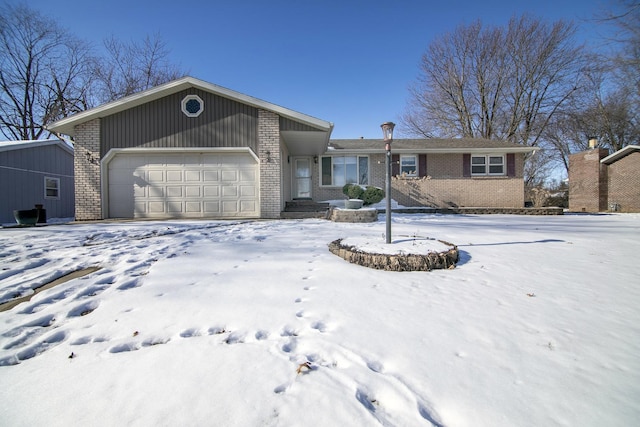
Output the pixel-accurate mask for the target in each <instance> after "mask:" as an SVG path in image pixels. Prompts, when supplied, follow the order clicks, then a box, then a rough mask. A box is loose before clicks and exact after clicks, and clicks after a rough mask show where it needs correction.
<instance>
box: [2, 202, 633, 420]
mask: <svg viewBox="0 0 640 427" xmlns="http://www.w3.org/2000/svg"><path fill="white" fill-rule="evenodd" d="M384 228H385V226H384V216H381V217H380V221H379V222H377V223H369V224H345V223H332V222H328V221H324V220H289V221H235V222H232V221H227V222H225V221H164V222H126V223H101V224H75V225H54V226H48V227H43V228H37V229H33V228H31V229H2V230H0V266H1V267H0V302H2V301H6V300H7V299H10V298H12V297H13V296H14V295H15V294H16V293H23V294H24V293H29V292H30V289H31V288H34V287H37V286H39V285H41V284H44V283H46V282H49V281H51V280H53V279H55V278H57V277H60V276H62V275H63V274H66V273H68V272H71V271H75V270H79V269H82V268H86V267H91V266H99V267H100V268H101V269H100V270H99V271H97V272H95V273H92V274H90V275H87V276H85V277H82V278H77V279H73V280H70V281H68V282H66V283H64V284H61V285H59V286H57V287H55V288H52V289H49V290H46V291H43V292H41V293H39V294H37V295H35V296H34V297H33V299H32V300H31V301H29V302H25V303H22V304H20V305H18V306H16V307H15V308H13V309H11V310H9V311H6V312H2V313H0V383H1V384H2V387H1V388H0V424H1V425H6V426H32V425H42V426H44V425H47V426H49V425H54V426H58V425H59V426H63V425H64V426H68V425H105V426H112V425H140V426H157V425H167V426H169V425H171V426H174V425H192V426H212V425H224V426H258V425H273V426H276V425H279V426H338V425H342V426H344V425H349V426H371V425H385V426H420V425H427V426H428V425H435V426H605V425H606V426H631V425H637V423H638V420H640V357H639V354H640V309H639V307H640V286H639V283H640V280H639V277H638V276H639V275H638V267H637V264H636V263H637V255H638V254H639V253H640V215H633V214H628V215H566V216H553V217H520V216H501V215H496V216H489V215H488V216H454V215H451V216H442V215H394V217H393V237H394V242H399V243H396V244H397V245H398V246H399V245H403V247H404V250H409V251H410V250H411V244H412V243H411V241H412V239H413V238H420V237H435V238H438V239H442V240H445V241H448V242H453V243H455V244H457V245H459V249H460V253H461V261H460V263H459V264H458V267H457V268H456V269H454V270H435V271H431V272H411V273H407V272H404V273H396V272H385V271H379V270H373V269H367V268H364V267H360V266H357V265H353V264H349V263H347V262H345V261H344V260H342V259H341V258H338V257H336V256H334V255H332V254H330V253H329V251H328V249H327V244H328V243H329V242H331V241H333V240H335V239H337V238H341V237H354V238H363V237H369V238H379V239H380V241H381V242H382V241H383V240H384V238H383V233H384Z"/></svg>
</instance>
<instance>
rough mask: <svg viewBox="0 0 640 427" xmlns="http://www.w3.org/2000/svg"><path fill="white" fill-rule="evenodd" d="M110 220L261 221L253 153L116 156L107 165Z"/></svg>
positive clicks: (123, 154) (137, 154)
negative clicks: (222, 218) (241, 219)
mask: <svg viewBox="0 0 640 427" xmlns="http://www.w3.org/2000/svg"><path fill="white" fill-rule="evenodd" d="M108 173H109V186H108V192H109V194H108V203H109V216H110V217H114V218H116V217H119V218H122V217H124V218H154V217H157V218H166V217H174V218H203V217H257V216H259V213H260V212H259V206H260V204H259V199H258V194H259V191H258V187H259V184H258V179H259V178H258V177H259V173H258V164H257V163H256V161H255V159H254V158H253V157H252V156H251V155H249V154H239V153H204V154H198V155H196V154H183V153H182V154H178V153H166V154H165V153H163V154H141V153H135V154H134V153H131V154H129V153H118V154H117V155H116V156H114V157H113V158H112V159H111V161H110V162H109V165H108Z"/></svg>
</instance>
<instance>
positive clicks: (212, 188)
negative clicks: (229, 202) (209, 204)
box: [202, 185, 220, 198]
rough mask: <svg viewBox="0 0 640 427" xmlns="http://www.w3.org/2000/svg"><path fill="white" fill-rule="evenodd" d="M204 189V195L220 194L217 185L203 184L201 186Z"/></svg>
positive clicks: (216, 195)
mask: <svg viewBox="0 0 640 427" xmlns="http://www.w3.org/2000/svg"><path fill="white" fill-rule="evenodd" d="M202 189H203V190H204V197H206V198H209V197H219V196H220V187H219V186H217V185H205V186H204V187H202Z"/></svg>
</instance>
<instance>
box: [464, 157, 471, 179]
mask: <svg viewBox="0 0 640 427" xmlns="http://www.w3.org/2000/svg"><path fill="white" fill-rule="evenodd" d="M462 176H464V177H469V176H471V154H463V155H462Z"/></svg>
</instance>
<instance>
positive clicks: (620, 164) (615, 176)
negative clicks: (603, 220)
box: [569, 145, 640, 213]
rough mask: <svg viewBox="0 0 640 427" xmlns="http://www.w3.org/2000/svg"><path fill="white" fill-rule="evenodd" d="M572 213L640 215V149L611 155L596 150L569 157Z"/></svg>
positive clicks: (634, 148) (634, 146)
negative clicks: (612, 212) (632, 213)
mask: <svg viewBox="0 0 640 427" xmlns="http://www.w3.org/2000/svg"><path fill="white" fill-rule="evenodd" d="M569 210H570V211H573V212H592V213H595V212H604V211H616V212H640V146H639V145H627V146H626V147H624V148H622V149H621V150H618V151H616V152H615V153H613V154H611V155H609V151H608V150H606V149H603V148H597V147H595V146H594V147H593V148H591V149H589V150H587V151H583V152H580V153H576V154H572V155H571V156H570V157H569Z"/></svg>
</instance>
